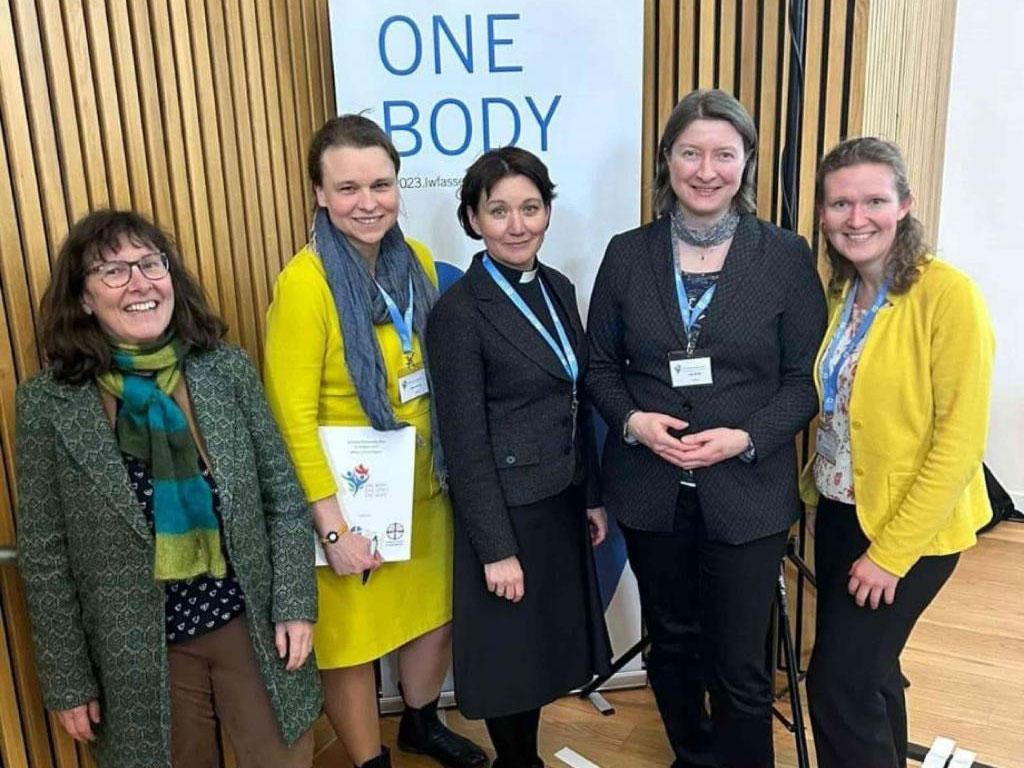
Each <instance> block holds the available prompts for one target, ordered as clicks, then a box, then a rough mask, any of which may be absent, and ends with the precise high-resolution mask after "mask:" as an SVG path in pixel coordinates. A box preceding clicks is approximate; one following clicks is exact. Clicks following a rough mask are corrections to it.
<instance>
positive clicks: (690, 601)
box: [587, 90, 825, 768]
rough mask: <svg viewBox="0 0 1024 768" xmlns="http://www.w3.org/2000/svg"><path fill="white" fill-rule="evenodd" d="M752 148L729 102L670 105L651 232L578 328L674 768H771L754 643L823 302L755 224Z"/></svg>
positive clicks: (698, 95)
mask: <svg viewBox="0 0 1024 768" xmlns="http://www.w3.org/2000/svg"><path fill="white" fill-rule="evenodd" d="M756 148H757V135H756V131H755V128H754V124H753V121H752V120H751V119H750V116H749V115H748V114H747V112H746V110H745V109H744V108H743V106H742V105H741V104H740V103H739V102H738V101H736V99H734V98H733V97H732V96H730V95H728V94H726V93H725V92H723V91H718V90H715V91H695V92H693V93H691V94H690V95H689V96H687V97H686V98H685V99H683V101H681V102H680V103H679V104H678V105H677V106H676V108H675V109H674V110H673V112H672V114H671V115H670V116H669V119H668V122H667V124H666V126H665V131H664V133H663V134H662V137H661V141H660V142H659V144H658V151H657V159H656V163H657V172H656V178H655V192H654V209H655V211H656V212H657V214H658V218H657V219H656V220H655V221H654V222H652V223H651V224H648V225H645V226H643V227H640V228H638V229H635V230H632V231H629V232H624V233H622V234H619V235H616V236H615V237H614V238H612V241H611V242H610V243H609V245H608V250H607V252H606V253H605V257H604V261H603V263H602V265H601V268H600V271H599V272H598V276H597V281H596V283H595V286H594V293H593V297H592V302H591V306H590V316H589V321H588V333H589V337H590V343H591V367H590V370H589V373H588V376H587V385H588V389H589V391H590V393H591V396H592V397H593V400H594V403H595V405H596V406H597V408H598V410H599V411H600V412H601V414H602V415H603V416H604V418H605V419H606V421H607V422H608V425H609V429H610V430H611V432H610V435H611V436H610V437H609V439H608V441H607V443H606V444H605V449H604V461H603V464H602V466H603V483H604V491H605V503H606V505H607V507H608V510H609V511H610V512H611V514H613V515H614V516H615V517H616V519H617V520H618V521H619V523H620V524H621V525H622V528H623V532H624V534H625V538H626V545H627V550H628V553H629V558H630V563H631V564H632V567H633V571H634V573H635V574H636V577H637V582H638V584H639V588H640V599H641V605H642V608H643V612H644V618H645V621H646V623H647V628H648V631H649V634H650V637H651V653H650V657H649V659H648V674H649V677H650V681H651V686H652V687H653V689H654V694H655V697H656V699H657V702H658V708H659V710H660V711H661V715H662V719H663V721H664V723H665V728H666V730H667V732H668V735H669V740H670V741H671V743H672V746H673V749H674V750H675V752H676V755H677V758H678V760H677V765H686V766H688V765H716V766H739V767H742V768H758V767H759V766H770V765H772V764H773V756H772V752H773V748H772V732H771V703H772V690H771V676H770V672H769V669H768V668H767V665H766V660H765V644H766V639H767V635H768V627H769V621H770V617H771V609H772V605H773V600H774V595H775V584H776V580H777V577H778V572H779V567H780V565H779V564H780V560H781V558H782V555H783V552H784V550H785V546H786V532H787V529H788V528H789V526H790V524H791V523H792V522H793V521H794V520H795V519H796V518H797V516H798V514H799V499H798V496H797V474H796V455H795V447H794V437H795V435H796V434H797V433H798V432H799V431H800V430H801V429H802V428H803V427H804V426H805V425H806V424H807V422H808V421H809V420H810V418H811V417H812V416H813V415H814V413H815V411H816V409H817V400H816V398H815V392H814V385H813V382H812V380H811V366H812V364H813V361H814V355H815V352H816V351H817V348H818V343H819V342H820V340H821V337H822V334H823V332H824V328H825V301H824V295H823V292H822V288H821V283H820V281H819V279H818V275H817V273H816V271H815V265H814V259H813V257H812V255H811V252H810V250H809V249H808V247H807V243H806V242H805V241H804V240H803V239H802V238H800V237H799V236H797V235H795V234H793V233H791V232H787V231H784V230H780V229H778V228H777V227H775V226H773V225H771V224H769V223H767V222H764V221H761V220H759V219H757V218H756V217H755V215H754V211H755V207H754V163H755V156H756ZM706 690H707V691H709V692H710V694H711V715H712V723H713V727H712V728H710V729H709V728H708V727H707V725H708V724H707V722H706V715H705V709H704V694H705V691H706Z"/></svg>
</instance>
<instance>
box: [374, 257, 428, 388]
mask: <svg viewBox="0 0 1024 768" xmlns="http://www.w3.org/2000/svg"><path fill="white" fill-rule="evenodd" d="M377 289H378V290H379V291H380V295H381V298H382V299H384V306H386V307H387V310H388V314H389V315H390V316H391V323H392V325H394V326H395V330H396V331H397V332H398V338H399V339H400V340H401V342H402V352H403V353H404V354H405V367H404V368H402V370H401V371H399V374H398V399H399V402H401V403H403V404H404V403H408V402H409V401H411V400H415V399H416V398H418V397H423V396H424V395H427V394H429V393H430V381H429V380H428V379H427V370H426V369H425V368H424V367H423V366H422V365H421V364H418V363H414V362H413V345H412V334H413V329H412V314H413V301H414V296H413V291H412V275H410V276H409V304H408V306H407V307H406V308H405V315H403V314H402V313H401V312H399V311H398V305H397V304H396V303H395V300H394V299H392V298H391V296H390V295H389V294H388V292H387V291H385V290H384V287H383V286H382V285H381V284H380V283H377Z"/></svg>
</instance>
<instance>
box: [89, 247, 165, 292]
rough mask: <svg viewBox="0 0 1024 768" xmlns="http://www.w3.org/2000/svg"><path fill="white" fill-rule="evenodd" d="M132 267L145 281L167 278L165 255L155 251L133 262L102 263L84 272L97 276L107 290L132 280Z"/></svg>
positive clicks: (119, 286)
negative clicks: (137, 270) (136, 268)
mask: <svg viewBox="0 0 1024 768" xmlns="http://www.w3.org/2000/svg"><path fill="white" fill-rule="evenodd" d="M132 267H138V268H139V272H141V273H142V276H143V277H145V278H146V279H147V280H159V279H160V278H162V277H166V276H167V271H168V269H169V266H168V263H167V254H164V253H160V252H159V251H156V252H154V253H147V254H146V255H145V256H143V257H142V258H141V259H136V260H135V261H102V262H100V263H99V264H97V265H96V266H94V267H90V268H89V269H88V270H86V271H87V272H89V273H95V274H97V275H99V278H100V280H102V281H103V284H104V285H105V286H107V287H108V288H123V287H124V286H126V285H128V283H129V282H130V281H131V279H132Z"/></svg>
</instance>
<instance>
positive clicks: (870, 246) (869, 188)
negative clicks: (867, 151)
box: [818, 163, 913, 275]
mask: <svg viewBox="0 0 1024 768" xmlns="http://www.w3.org/2000/svg"><path fill="white" fill-rule="evenodd" d="M823 197H824V199H823V202H822V204H821V207H820V209H819V210H818V215H819V218H820V221H821V228H822V231H823V232H824V233H825V236H826V237H827V238H828V241H829V243H831V244H832V247H833V248H835V249H836V250H837V251H838V252H839V253H840V254H841V255H842V256H844V257H845V258H846V259H847V260H848V261H849V262H850V263H851V264H853V267H854V268H855V269H856V270H857V272H859V273H860V274H862V275H881V274H882V273H883V272H884V270H885V265H886V262H887V260H888V258H889V253H890V252H891V251H892V245H893V242H895V240H896V227H897V225H898V224H899V222H900V221H901V220H902V219H903V218H904V217H905V216H906V215H907V214H908V213H909V212H910V207H911V205H912V204H913V199H912V198H911V197H909V196H908V197H907V198H906V199H905V200H903V201H901V200H900V199H899V193H898V192H897V191H896V185H895V177H894V176H893V172H892V169H891V168H889V166H887V165H883V164H880V163H861V164H859V165H851V166H847V167H846V168H840V169H839V170H837V171H833V172H832V173H829V174H828V175H827V176H825V179H824V196H823Z"/></svg>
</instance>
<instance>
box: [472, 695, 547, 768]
mask: <svg viewBox="0 0 1024 768" xmlns="http://www.w3.org/2000/svg"><path fill="white" fill-rule="evenodd" d="M484 722H485V723H486V724H487V733H488V735H489V736H490V737H491V743H492V744H493V745H494V751H495V754H496V757H495V759H494V766H493V768H537V766H541V767H543V765H544V763H543V762H542V761H541V759H540V756H539V755H538V754H537V729H538V727H539V726H540V708H539V707H538V708H537V709H529V710H527V711H525V712H517V713H516V714H514V715H503V716H501V717H488V718H487V719H486V720H484Z"/></svg>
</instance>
